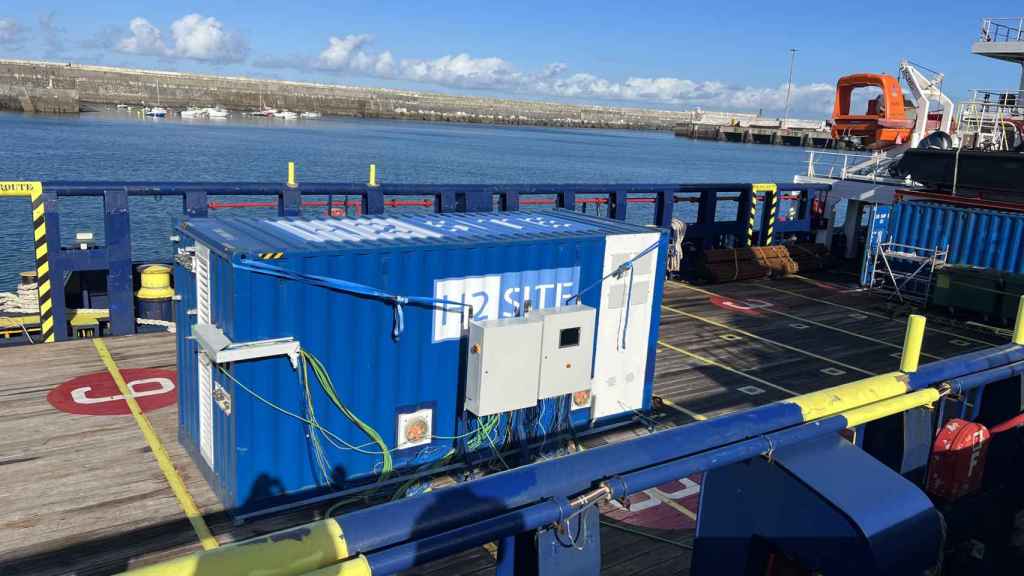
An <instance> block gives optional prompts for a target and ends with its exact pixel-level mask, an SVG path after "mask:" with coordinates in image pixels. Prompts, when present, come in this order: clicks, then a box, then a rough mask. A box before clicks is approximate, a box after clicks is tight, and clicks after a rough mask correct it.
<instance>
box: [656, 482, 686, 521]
mask: <svg viewBox="0 0 1024 576" xmlns="http://www.w3.org/2000/svg"><path fill="white" fill-rule="evenodd" d="M648 494H653V495H654V497H655V498H657V499H658V501H660V502H661V503H662V504H664V505H666V506H668V507H669V508H672V509H674V510H675V511H676V512H679V513H680V514H682V515H683V516H686V517H687V518H689V519H690V520H694V521H696V520H697V513H696V512H694V511H693V510H690V509H689V508H687V507H686V506H683V505H682V504H680V503H679V502H677V501H675V500H673V499H671V498H669V497H668V496H666V495H664V494H663V493H662V492H661V490H658V489H657V488H654V489H653V490H651V491H650V492H648Z"/></svg>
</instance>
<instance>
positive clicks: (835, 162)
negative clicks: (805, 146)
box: [807, 150, 885, 182]
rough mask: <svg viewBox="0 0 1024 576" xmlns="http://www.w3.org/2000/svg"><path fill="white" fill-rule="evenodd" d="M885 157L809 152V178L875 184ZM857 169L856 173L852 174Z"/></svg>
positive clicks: (878, 155)
mask: <svg viewBox="0 0 1024 576" xmlns="http://www.w3.org/2000/svg"><path fill="white" fill-rule="evenodd" d="M883 159H885V156H882V155H880V154H870V155H869V154H846V153H843V152H817V151H813V150H812V151H810V152H808V158H807V176H809V177H811V178H833V179H836V180H847V179H848V178H850V177H851V176H853V177H856V178H857V179H861V180H866V179H869V178H870V180H871V181H872V182H874V181H875V178H876V176H877V173H878V169H879V167H880V164H881V162H882V160H883ZM851 169H856V172H851Z"/></svg>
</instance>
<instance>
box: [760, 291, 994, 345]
mask: <svg viewBox="0 0 1024 576" xmlns="http://www.w3.org/2000/svg"><path fill="white" fill-rule="evenodd" d="M755 286H758V287H760V288H767V289H768V290H774V291H775V292H781V293H782V294H789V295H790V296H796V297H797V298H803V299H805V300H810V301H812V302H818V303H821V304H828V305H829V306H835V307H836V308H843V309H845V310H850V311H851V312H857V313H858V314H864V315H865V316H874V317H875V318H881V319H883V320H888V321H890V322H896V320H894V319H893V318H890V317H888V316H886V315H885V314H879V313H877V312H871V311H869V310H862V309H860V308H857V307H855V306H847V305H846V304H840V303H838V302H832V301H831V300H825V299H824V298H815V297H814V296H807V295H806V294H801V293H799V292H794V291H792V290H786V289H785V288H779V287H777V286H769V285H767V284H762V283H756V284H755ZM904 324H905V323H904ZM928 331H929V332H935V333H937V334H945V335H946V336H953V337H954V338H962V339H964V340H970V341H971V342H977V343H978V344H983V345H985V346H995V345H996V344H995V343H993V342H986V341H985V340H981V339H979V338H971V337H970V336H967V335H965V334H958V333H956V332H950V331H949V330H943V329H942V328H935V327H932V326H929V327H928Z"/></svg>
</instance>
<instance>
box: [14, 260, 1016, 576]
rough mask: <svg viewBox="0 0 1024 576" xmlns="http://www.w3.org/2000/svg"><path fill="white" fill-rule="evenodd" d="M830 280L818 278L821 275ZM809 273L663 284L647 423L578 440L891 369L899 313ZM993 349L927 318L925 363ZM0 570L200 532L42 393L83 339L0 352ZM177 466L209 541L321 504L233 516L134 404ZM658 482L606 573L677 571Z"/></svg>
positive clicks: (129, 460) (166, 360) (474, 554)
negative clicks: (243, 518)
mask: <svg viewBox="0 0 1024 576" xmlns="http://www.w3.org/2000/svg"><path fill="white" fill-rule="evenodd" d="M830 280H831V282H830ZM851 280H852V278H850V277H844V276H835V275H833V276H827V275H822V276H818V277H816V279H814V280H812V279H808V278H788V279H783V280H757V281H746V282H737V283H733V284H723V285H714V286H707V287H696V286H690V285H687V284H682V283H678V282H668V283H667V284H666V286H665V298H664V306H663V308H662V319H661V332H660V339H659V343H658V349H657V369H656V376H655V395H656V396H658V397H660V398H661V399H663V400H665V402H664V403H663V404H661V405H660V408H659V410H658V412H657V413H656V414H655V415H654V416H653V417H652V418H651V419H647V420H646V423H647V424H648V426H635V427H633V428H627V429H619V430H616V431H614V432H611V433H606V434H604V435H602V436H598V437H592V438H590V439H589V440H588V442H587V443H589V444H591V445H593V444H601V443H605V442H617V441H622V440H624V439H627V438H630V437H634V436H636V435H641V434H647V433H649V430H650V428H652V427H665V426H675V425H681V424H684V423H687V422H690V421H693V420H695V419H704V418H709V417H713V416H715V415H720V414H724V413H726V412H731V411H735V410H740V409H743V408H748V407H752V406H757V405H761V404H766V403H769V402H773V401H776V400H781V399H784V398H786V397H789V396H791V395H795V394H800V393H804V392H809V391H813V390H818V389H821V388H825V387H828V386H833V385H836V384H840V383H843V382H846V381H849V380H854V379H857V378H861V377H864V376H868V375H871V374H875V373H880V372H884V371H889V370H894V369H896V368H897V367H898V364H899V354H900V349H901V346H902V342H903V331H904V318H903V317H902V315H901V314H900V313H899V312H897V313H896V315H895V316H894V317H893V316H892V315H891V313H890V310H889V307H888V306H887V305H886V304H885V303H884V302H882V301H880V300H878V299H876V298H875V297H873V296H871V295H869V294H866V293H864V292H861V291H857V290H851V289H849V288H848V286H847V285H846V283H847V282H849V281H851ZM105 342H106V345H107V347H108V348H109V351H110V354H111V356H112V357H113V359H114V361H115V362H116V364H117V366H118V367H119V368H120V369H121V370H126V369H131V368H162V369H172V370H173V369H174V365H175V350H174V348H175V344H174V337H173V335H168V334H148V335H136V336H127V337H120V338H110V339H106V340H105ZM1002 342H1005V338H1001V337H999V336H997V335H995V334H993V333H991V332H985V331H980V330H974V329H971V328H969V327H967V326H964V325H958V324H953V323H948V322H944V321H942V319H941V318H935V319H933V320H932V321H931V322H930V324H929V327H928V332H927V336H926V338H925V343H924V354H925V356H924V359H923V360H924V361H929V360H933V359H937V358H942V357H947V356H952V355H955V354H961V353H964V352H967V351H970V350H974V349H977V348H981V347H985V346H989V345H992V344H999V343H1002ZM0 366H2V371H3V373H2V376H0V401H2V402H3V407H4V409H3V411H2V412H0V510H3V511H4V513H3V515H2V517H0V573H3V574H9V575H14V574H66V573H75V574H108V573H113V572H118V571H122V570H125V569H128V568H131V567H136V566H140V565H143V564H147V563H151V562H154V561H158V560H162V559H166V558H169V557H173V556H177V555H181V554H185V553H188V552H192V551H194V550H198V549H199V540H198V538H197V536H196V532H195V531H194V530H193V528H192V525H191V524H190V523H189V521H188V520H187V519H186V516H185V514H184V513H183V511H182V508H181V507H180V506H179V503H178V500H177V499H176V497H175V495H174V493H173V492H172V490H171V488H170V486H169V484H168V481H167V480H166V479H165V476H164V474H163V472H162V471H161V469H160V467H159V466H158V463H157V460H156V459H155V458H154V451H153V448H152V447H151V446H152V445H151V444H150V443H148V442H147V440H146V438H145V437H144V435H143V433H142V432H141V431H140V428H139V426H138V424H137V422H136V421H135V419H134V418H133V417H132V416H131V415H106V416H97V415H74V414H68V413H65V412H61V411H58V410H57V409H55V408H54V407H53V406H52V405H51V404H50V403H49V402H48V400H47V395H48V394H49V393H50V392H51V390H53V389H54V388H55V387H56V386H58V385H59V384H61V383H62V382H65V381H67V380H69V379H71V378H74V377H77V376H80V375H84V374H90V373H97V372H103V371H105V370H106V367H105V365H104V363H103V362H102V360H101V358H100V356H99V355H98V353H97V349H96V348H95V347H94V344H93V342H92V341H89V340H78V341H72V342H64V343H57V344H50V345H44V346H30V347H17V348H2V349H0ZM146 416H147V417H148V419H149V421H150V422H151V424H152V427H153V429H154V431H155V433H156V436H157V438H158V439H159V442H160V444H162V446H163V448H165V449H166V452H167V454H168V456H169V457H170V460H171V462H172V463H173V466H174V469H175V470H176V472H177V475H178V476H179V477H180V478H181V480H182V483H183V484H184V486H185V487H186V488H187V490H188V492H189V493H190V494H191V497H192V499H193V500H194V501H195V504H196V506H197V507H198V508H199V510H201V512H202V514H203V516H204V517H205V520H206V522H207V524H208V525H209V526H210V529H211V531H212V532H213V534H214V535H215V537H216V538H217V540H218V541H219V542H220V544H225V543H228V542H232V541H236V540H239V539H243V538H246V537H249V536H252V535H254V534H257V533H262V532H266V531H269V530H275V529H279V528H282V527H285V526H291V525H295V524H298V523H301V522H304V521H308V520H311V519H313V518H315V517H317V516H316V515H317V514H318V513H321V512H322V508H321V509H319V510H317V509H313V508H312V507H310V508H306V509H300V510H295V511H290V512H287V513H284V514H280V515H276V516H273V517H268V518H261V519H254V520H252V521H250V522H247V523H245V524H243V525H236V524H235V523H233V522H232V521H231V519H230V518H228V516H227V515H226V514H225V513H224V511H223V509H222V507H221V506H220V504H219V502H218V501H217V499H216V497H215V496H214V493H213V491H212V490H211V489H210V488H209V486H208V485H207V484H206V482H205V481H204V479H203V477H202V475H201V474H200V472H199V471H198V469H197V468H196V467H195V465H194V464H193V463H192V460H191V459H190V458H189V456H188V455H187V454H186V452H185V450H184V449H183V448H182V447H181V446H180V445H179V444H178V442H177V409H176V406H175V405H173V404H172V405H170V406H167V407H164V408H161V409H158V410H153V411H150V412H147V413H146ZM681 482H682V483H681V484H680V485H679V486H677V487H676V488H678V490H674V491H673V489H672V487H659V489H658V490H657V491H655V492H656V493H651V491H648V497H651V498H657V499H658V503H657V504H656V505H654V506H647V507H646V509H645V510H644V511H643V512H640V511H635V512H630V511H624V510H616V509H605V510H603V512H605V515H604V517H603V519H602V523H603V526H602V542H603V548H602V553H603V558H604V564H603V566H604V573H605V574H685V573H688V570H687V568H686V567H687V566H688V565H689V554H690V552H689V550H688V549H687V546H688V544H687V543H688V542H689V541H690V540H691V539H692V537H693V526H694V523H693V519H694V516H693V514H694V511H695V510H696V504H697V497H698V495H697V493H696V490H695V489H694V486H696V485H695V484H693V482H690V481H681ZM493 572H494V557H493V547H484V548H478V549H474V550H470V551H467V552H465V553H462V554H459V555H457V556H454V557H452V558H448V559H445V560H442V561H438V562H435V563H432V564H428V565H426V566H424V567H422V568H420V569H418V570H417V571H416V573H419V574H487V573H493Z"/></svg>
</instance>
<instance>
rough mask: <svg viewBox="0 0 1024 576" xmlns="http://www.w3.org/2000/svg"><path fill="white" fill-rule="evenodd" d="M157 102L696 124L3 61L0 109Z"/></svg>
mask: <svg viewBox="0 0 1024 576" xmlns="http://www.w3.org/2000/svg"><path fill="white" fill-rule="evenodd" d="M158 92H159V95H158ZM157 103H159V104H160V105H161V106H165V107H170V108H185V107H188V106H200V107H206V106H224V107H225V108H228V109H229V110H238V111H248V110H256V109H258V108H260V106H261V105H263V106H268V107H271V108H279V109H287V110H292V111H296V112H302V111H311V112H320V113H322V114H330V115H338V116H355V117H361V118H391V119H415V120H433V121H449V122H466V123H478V124H515V125H530V126H560V127H578V128H630V129H647V130H670V129H672V127H673V126H674V125H676V124H679V123H681V122H692V121H693V120H694V112H683V111H671V110H655V109H645V108H615V107H605V106H578V105H571V104H560V103H555V102H538V101H531V100H507V99H499V98H480V97H475V96H454V95H449V94H439V93H432V92H417V91H410V90H392V89H385V88H361V87H355V86H340V85H331V84H316V83H307V82H287V81H279V80H261V79H254V78H242V77H229V76H208V75H200V74H186V73H180V72H160V71H154V70H135V69H129V68H111V67H106V66H85V65H78V64H69V63H55V62H37V61H25V60H0V109H8V110H25V111H29V112H32V111H34V112H56V113H68V112H77V111H79V109H80V106H88V105H115V104H128V105H132V106H142V105H156V104H157Z"/></svg>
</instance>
